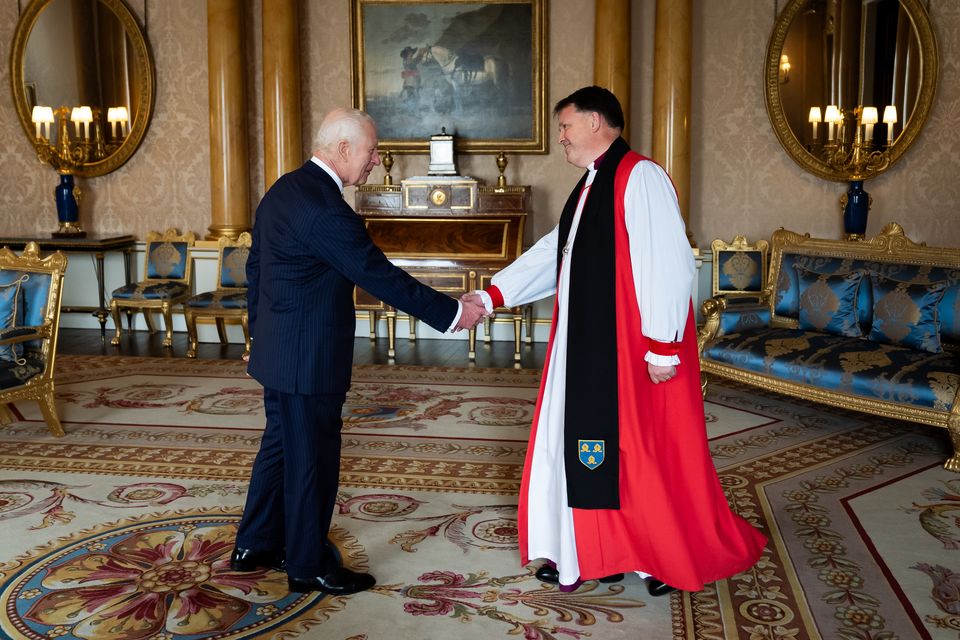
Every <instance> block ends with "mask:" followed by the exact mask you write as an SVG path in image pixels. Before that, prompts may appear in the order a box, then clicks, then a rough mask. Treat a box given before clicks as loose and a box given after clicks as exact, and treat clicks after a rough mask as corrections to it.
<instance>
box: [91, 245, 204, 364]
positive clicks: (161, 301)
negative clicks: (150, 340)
mask: <svg viewBox="0 0 960 640" xmlns="http://www.w3.org/2000/svg"><path fill="white" fill-rule="evenodd" d="M195 239H196V236H194V234H193V232H191V231H188V232H187V233H184V234H181V233H180V232H179V231H178V230H177V229H167V230H166V231H165V232H164V233H162V234H161V233H158V232H156V231H151V232H150V233H148V234H147V245H146V251H145V252H144V269H143V271H144V275H145V276H146V277H145V279H144V280H141V281H140V282H131V283H130V284H127V285H124V286H122V287H120V288H119V289H115V290H114V291H113V295H112V298H111V300H110V314H111V315H112V316H113V323H114V326H115V327H116V334H115V335H114V337H113V339H112V340H111V341H110V343H111V344H115V345H117V344H120V334H121V331H122V329H123V325H122V324H121V320H120V311H121V309H124V310H127V311H138V310H139V311H142V312H143V315H144V318H145V319H146V321H147V329H148V330H149V331H150V333H154V331H155V330H154V328H153V319H152V318H151V316H150V314H151V313H152V312H154V311H160V313H161V314H162V315H163V322H164V327H165V329H166V336H165V337H164V339H163V346H164V347H167V348H170V347H173V308H174V307H175V306H176V305H178V304H180V303H181V302H183V301H184V300H186V299H187V298H189V297H190V275H191V267H192V260H191V259H190V247H192V246H193V243H194V241H195ZM130 330H131V331H132V330H133V319H132V317H131V319H130Z"/></svg>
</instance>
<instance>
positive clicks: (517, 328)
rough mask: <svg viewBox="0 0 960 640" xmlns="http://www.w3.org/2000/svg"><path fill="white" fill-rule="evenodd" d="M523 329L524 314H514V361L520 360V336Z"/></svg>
mask: <svg viewBox="0 0 960 640" xmlns="http://www.w3.org/2000/svg"><path fill="white" fill-rule="evenodd" d="M522 329H523V315H521V314H519V313H515V314H513V361H514V362H520V342H521V340H520V336H521V333H520V332H521V330H522Z"/></svg>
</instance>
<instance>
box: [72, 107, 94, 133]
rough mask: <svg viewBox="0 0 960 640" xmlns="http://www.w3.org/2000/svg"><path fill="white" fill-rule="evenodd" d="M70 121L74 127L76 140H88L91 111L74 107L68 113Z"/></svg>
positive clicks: (88, 108) (91, 117)
mask: <svg viewBox="0 0 960 640" xmlns="http://www.w3.org/2000/svg"><path fill="white" fill-rule="evenodd" d="M70 121H71V122H73V125H74V126H75V127H76V131H77V139H78V140H79V139H80V138H81V135H82V137H83V139H84V140H89V139H90V125H91V124H92V123H93V110H92V109H90V107H74V108H73V110H72V111H71V112H70Z"/></svg>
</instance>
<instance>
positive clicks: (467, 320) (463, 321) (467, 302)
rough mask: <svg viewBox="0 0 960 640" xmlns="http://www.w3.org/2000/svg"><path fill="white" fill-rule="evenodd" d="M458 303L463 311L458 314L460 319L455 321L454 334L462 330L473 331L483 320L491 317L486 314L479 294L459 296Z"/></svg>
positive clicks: (491, 315) (491, 314)
mask: <svg viewBox="0 0 960 640" xmlns="http://www.w3.org/2000/svg"><path fill="white" fill-rule="evenodd" d="M460 303H461V305H462V306H463V311H461V312H460V319H459V320H457V326H456V328H455V329H454V332H456V331H461V330H463V329H473V328H474V327H476V326H477V325H478V324H480V323H481V322H482V321H483V319H484V318H487V317H490V318H492V317H493V315H494V314H493V313H492V312H491V313H487V308H486V307H485V306H484V304H483V298H481V297H480V294H479V293H465V294H463V295H462V296H460Z"/></svg>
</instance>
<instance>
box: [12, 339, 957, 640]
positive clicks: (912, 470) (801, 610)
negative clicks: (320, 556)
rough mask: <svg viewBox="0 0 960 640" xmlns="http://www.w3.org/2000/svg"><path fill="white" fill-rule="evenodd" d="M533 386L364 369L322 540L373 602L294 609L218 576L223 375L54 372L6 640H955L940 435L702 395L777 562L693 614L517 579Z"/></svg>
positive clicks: (735, 395) (225, 414) (516, 380)
mask: <svg viewBox="0 0 960 640" xmlns="http://www.w3.org/2000/svg"><path fill="white" fill-rule="evenodd" d="M538 375H539V374H538V372H536V371H523V370H520V371H515V370H491V369H456V368H423V367H405V366H391V367H377V366H362V367H357V368H356V369H355V375H354V380H355V384H354V388H353V390H352V391H351V393H350V395H349V397H348V402H347V406H346V407H345V410H344V420H345V431H344V444H343V454H344V459H343V469H342V475H341V493H340V496H339V500H338V503H339V504H338V511H337V513H336V515H335V518H334V523H335V528H334V530H333V532H332V537H333V540H334V542H335V544H336V545H337V547H338V548H339V550H340V553H341V555H342V556H343V558H344V562H345V564H347V565H348V566H351V567H353V568H355V569H367V568H369V569H370V570H371V571H372V572H373V573H374V574H375V575H376V576H377V578H378V585H377V587H376V588H375V589H374V590H373V591H370V592H366V593H361V594H356V595H353V596H348V597H340V598H330V597H321V596H319V595H318V594H290V593H288V592H287V590H286V579H285V576H284V575H283V574H280V573H276V572H273V571H262V572H256V573H248V574H237V573H233V572H231V571H230V570H229V567H228V566H227V562H226V559H227V558H228V556H229V552H230V549H231V547H232V544H233V537H234V534H235V530H236V526H237V522H238V520H239V515H240V513H241V508H242V505H243V497H244V492H245V489H246V480H247V477H248V473H249V467H250V464H251V462H252V460H253V456H254V455H255V453H256V448H257V444H258V438H259V433H260V429H261V427H262V422H263V409H262V404H261V399H260V393H259V389H258V386H257V385H256V383H255V382H253V381H252V380H250V379H249V378H247V377H246V376H244V374H243V366H242V364H241V363H239V362H236V361H214V360H200V361H188V360H185V359H160V358H156V359H150V358H123V357H95V358H94V357H80V356H73V357H71V356H64V357H62V358H60V359H59V360H58V381H59V382H58V404H59V406H60V408H61V415H62V417H63V422H64V427H65V429H66V431H67V435H66V437H64V438H60V439H56V438H53V437H51V436H49V435H47V431H46V427H45V426H44V425H43V423H42V420H41V418H40V415H39V411H38V410H37V409H36V407H35V406H31V405H29V404H25V405H23V406H17V407H16V410H17V415H18V417H19V418H21V420H20V421H19V422H17V423H15V424H12V425H9V426H6V427H3V428H2V429H0V540H2V543H0V545H2V546H0V602H2V605H3V612H2V613H0V637H3V638H38V639H39V638H66V639H73V638H85V639H98V640H99V639H108V638H109V639H111V640H112V639H119V640H127V639H131V640H132V639H140V638H143V639H157V640H174V639H177V640H179V639H193V638H253V637H262V638H293V637H301V638H325V639H328V640H360V639H366V640H393V639H395V638H409V639H410V640H420V639H428V640H434V639H437V640H439V639H445V638H454V637H456V638H463V639H465V640H480V639H488V638H500V637H504V638H506V637H520V638H524V639H526V640H569V639H571V638H572V639H575V640H584V639H588V638H589V639H595V640H607V639H618V638H631V639H653V640H660V639H674V640H680V639H691V640H693V639H697V640H701V639H702V640H706V639H721V638H725V639H733V638H749V639H756V640H781V639H783V640H788V639H789V640H800V639H804V638H827V639H830V640H833V639H840V640H893V639H902V640H908V639H913V638H937V639H940V638H952V639H957V638H960V553H958V549H960V476H957V475H955V474H952V473H949V472H947V471H945V470H943V469H942V467H941V466H940V465H941V464H942V462H943V460H944V459H945V458H946V456H947V451H948V438H947V435H946V432H945V431H942V430H938V429H935V428H931V427H922V426H916V425H907V424H903V423H898V422H895V421H891V420H882V419H878V418H873V417H868V416H862V415H859V414H852V413H847V412H843V411H838V410H834V409H828V408H824V407H820V406H816V405H812V404H807V403H802V402H797V401H793V400H789V399H787V398H784V397H782V396H774V395H772V394H767V393H762V392H759V391H757V390H755V389H748V388H745V387H737V386H733V385H730V384H728V383H715V384H712V385H711V387H710V394H709V396H708V402H707V405H706V407H707V413H708V430H709V435H710V438H711V449H712V451H713V454H714V459H715V460H716V463H717V468H718V470H719V472H720V477H721V481H722V482H723V485H724V487H725V489H726V490H727V495H728V498H729V500H730V502H731V505H733V507H734V509H735V510H736V511H737V512H738V513H740V514H741V515H743V516H744V517H746V518H747V519H748V520H750V521H751V522H753V523H754V524H756V525H757V526H759V527H761V528H762V529H763V530H764V532H765V533H766V534H767V535H768V536H769V537H770V544H769V547H768V549H767V551H766V552H765V553H764V556H763V558H762V560H761V562H760V563H759V564H758V565H757V566H755V567H754V568H752V569H751V570H749V571H747V572H744V573H742V574H739V575H737V576H734V577H733V578H731V579H729V580H726V581H722V582H719V583H715V584H713V585H709V587H708V588H707V589H706V590H704V591H702V592H699V593H693V594H691V593H679V594H673V595H672V596H670V597H668V598H651V597H650V596H649V595H647V593H646V589H645V588H644V585H643V582H642V581H641V580H639V579H638V578H637V577H636V576H628V577H627V578H626V580H624V581H623V582H622V583H619V584H610V585H606V584H600V583H597V582H595V581H591V582H587V583H586V584H584V585H583V586H582V587H581V588H580V589H579V590H578V591H576V592H574V593H571V594H563V593H560V592H559V591H558V590H557V589H556V588H555V587H553V586H551V585H547V584H542V583H540V582H539V581H538V580H537V579H536V578H535V577H534V575H533V571H534V570H535V567H521V566H519V564H518V560H517V551H516V548H517V544H516V537H517V529H516V493H517V489H518V484H519V477H520V469H521V466H522V463H523V454H524V450H525V446H526V436H527V432H528V426H529V422H530V419H531V415H532V409H533V403H534V400H535V396H536V385H537V382H538Z"/></svg>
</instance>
